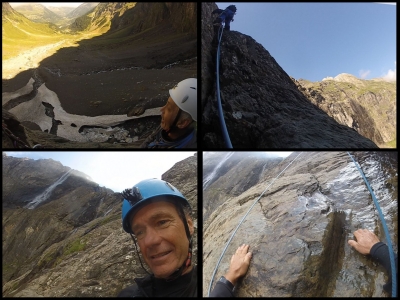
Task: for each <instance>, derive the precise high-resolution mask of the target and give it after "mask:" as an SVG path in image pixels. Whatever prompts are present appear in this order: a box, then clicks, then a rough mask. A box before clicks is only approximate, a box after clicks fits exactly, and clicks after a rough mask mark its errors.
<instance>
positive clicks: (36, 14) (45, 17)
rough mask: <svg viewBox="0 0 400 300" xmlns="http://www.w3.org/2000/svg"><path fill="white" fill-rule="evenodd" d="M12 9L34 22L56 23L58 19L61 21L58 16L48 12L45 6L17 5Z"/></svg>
mask: <svg viewBox="0 0 400 300" xmlns="http://www.w3.org/2000/svg"><path fill="white" fill-rule="evenodd" d="M14 9H15V10H16V11H17V12H19V13H21V14H23V15H24V16H25V17H27V18H28V19H29V20H31V21H34V22H39V23H46V22H51V23H56V22H57V21H58V20H59V19H61V17H60V16H59V15H57V14H56V13H54V12H52V11H51V10H49V9H48V8H47V7H46V6H44V5H41V4H38V3H32V4H25V5H18V6H15V7H14Z"/></svg>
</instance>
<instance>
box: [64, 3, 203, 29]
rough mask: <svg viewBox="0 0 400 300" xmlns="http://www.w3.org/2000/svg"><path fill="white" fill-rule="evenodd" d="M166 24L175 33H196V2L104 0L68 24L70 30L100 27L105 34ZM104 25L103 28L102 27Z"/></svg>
mask: <svg viewBox="0 0 400 300" xmlns="http://www.w3.org/2000/svg"><path fill="white" fill-rule="evenodd" d="M166 21H168V22H167V23H169V24H170V25H171V26H172V27H173V28H174V29H175V30H176V31H177V32H179V33H182V32H188V33H190V34H192V35H194V36H196V35H197V4H196V3H195V2H191V3H182V2H165V3H164V2H163V3H146V2H138V3H136V2H108V3H100V4H99V5H98V6H96V7H95V8H94V10H93V11H90V12H89V13H87V14H86V15H84V16H81V17H79V18H77V19H76V20H75V22H74V23H73V24H71V26H70V29H71V30H72V31H93V30H103V31H105V32H106V31H107V32H108V33H112V32H115V31H117V30H120V29H121V28H126V27H129V32H130V34H137V33H140V32H142V31H145V30H147V29H150V28H153V27H154V26H157V25H160V24H163V26H167V23H165V22H166ZM102 28H104V29H102Z"/></svg>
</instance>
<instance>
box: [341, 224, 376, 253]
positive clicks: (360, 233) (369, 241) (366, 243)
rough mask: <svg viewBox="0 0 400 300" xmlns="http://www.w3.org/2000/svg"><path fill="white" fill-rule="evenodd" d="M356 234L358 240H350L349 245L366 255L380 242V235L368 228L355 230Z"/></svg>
mask: <svg viewBox="0 0 400 300" xmlns="http://www.w3.org/2000/svg"><path fill="white" fill-rule="evenodd" d="M354 236H355V237H356V239H357V241H354V240H349V241H348V243H349V245H350V246H352V247H354V249H356V250H357V251H358V252H360V253H361V254H364V255H368V254H369V252H370V251H371V248H372V246H373V245H375V244H376V243H379V239H378V237H377V236H376V235H375V234H374V233H373V232H371V231H369V230H368V229H358V230H356V231H355V232H354Z"/></svg>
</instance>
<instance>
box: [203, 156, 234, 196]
mask: <svg viewBox="0 0 400 300" xmlns="http://www.w3.org/2000/svg"><path fill="white" fill-rule="evenodd" d="M234 153H235V152H228V154H227V155H226V156H225V157H224V158H223V159H222V160H221V161H220V162H219V164H218V165H217V166H216V167H215V168H214V170H213V171H212V172H211V174H209V175H208V176H207V178H206V179H204V180H203V191H205V189H206V188H207V187H208V186H209V185H210V184H211V183H212V182H213V181H212V180H213V179H214V177H215V175H216V174H217V171H218V169H219V168H220V167H221V166H222V165H223V164H224V163H225V162H226V161H227V160H228V159H229V158H230V157H231V156H232V155H233V154H234Z"/></svg>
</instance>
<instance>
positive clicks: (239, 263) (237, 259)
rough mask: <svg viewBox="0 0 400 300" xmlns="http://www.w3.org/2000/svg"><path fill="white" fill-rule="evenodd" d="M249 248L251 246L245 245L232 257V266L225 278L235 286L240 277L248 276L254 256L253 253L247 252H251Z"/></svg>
mask: <svg viewBox="0 0 400 300" xmlns="http://www.w3.org/2000/svg"><path fill="white" fill-rule="evenodd" d="M249 247H250V246H249V245H245V244H243V245H242V246H240V247H239V248H238V249H237V250H236V253H235V254H233V255H232V258H231V264H230V266H229V270H228V272H227V273H226V275H225V278H226V279H228V280H229V281H230V282H232V284H233V285H235V284H236V282H237V281H238V279H239V278H240V277H242V276H244V275H245V274H246V272H247V270H248V268H249V265H250V259H251V255H252V254H251V252H247V251H249Z"/></svg>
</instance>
